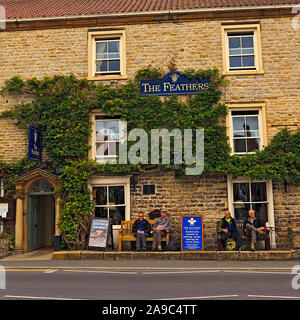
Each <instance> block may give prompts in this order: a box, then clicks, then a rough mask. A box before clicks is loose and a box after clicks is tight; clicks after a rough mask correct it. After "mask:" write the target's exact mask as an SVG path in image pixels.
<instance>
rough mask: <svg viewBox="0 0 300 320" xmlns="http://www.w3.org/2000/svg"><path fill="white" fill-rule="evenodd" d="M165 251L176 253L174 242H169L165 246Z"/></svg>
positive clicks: (175, 243)
mask: <svg viewBox="0 0 300 320" xmlns="http://www.w3.org/2000/svg"><path fill="white" fill-rule="evenodd" d="M166 251H177V242H176V240H170V242H169V244H168V245H167V246H166Z"/></svg>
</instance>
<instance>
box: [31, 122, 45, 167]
mask: <svg viewBox="0 0 300 320" xmlns="http://www.w3.org/2000/svg"><path fill="white" fill-rule="evenodd" d="M28 159H29V160H34V161H42V133H41V131H40V130H39V129H37V128H35V127H33V126H29V130H28Z"/></svg>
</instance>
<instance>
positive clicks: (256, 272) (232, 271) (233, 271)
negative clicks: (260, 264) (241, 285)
mask: <svg viewBox="0 0 300 320" xmlns="http://www.w3.org/2000/svg"><path fill="white" fill-rule="evenodd" d="M224 272H230V273H255V274H258V273H263V274H266V273H267V274H292V273H291V272H281V271H277V272H276V271H250V270H249V271H248V270H224Z"/></svg>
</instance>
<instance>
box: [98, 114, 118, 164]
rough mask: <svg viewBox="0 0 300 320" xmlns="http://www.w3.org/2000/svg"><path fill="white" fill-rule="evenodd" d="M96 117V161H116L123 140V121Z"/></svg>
mask: <svg viewBox="0 0 300 320" xmlns="http://www.w3.org/2000/svg"><path fill="white" fill-rule="evenodd" d="M97 118H98V117H96V160H98V161H100V162H106V161H111V160H115V159H116V157H117V154H118V152H119V144H120V142H121V139H122V131H121V130H122V129H121V123H122V122H121V121H120V120H118V119H101V118H100V119H99V118H98V119H97Z"/></svg>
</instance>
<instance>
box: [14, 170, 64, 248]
mask: <svg viewBox="0 0 300 320" xmlns="http://www.w3.org/2000/svg"><path fill="white" fill-rule="evenodd" d="M39 179H44V180H47V181H48V182H49V183H51V184H52V185H53V187H54V199H55V203H54V204H55V219H54V220H55V234H60V229H59V226H58V220H59V212H60V207H59V203H60V197H59V194H58V193H56V192H55V190H56V189H57V187H58V186H59V185H60V184H61V181H60V180H59V179H58V176H56V175H54V174H52V173H49V172H47V171H45V170H42V169H35V170H33V171H31V172H29V173H27V174H25V175H23V176H21V177H19V178H18V179H16V180H14V181H13V182H12V183H13V184H14V185H15V186H16V191H15V194H14V198H15V199H16V200H17V201H16V215H15V217H16V221H15V251H17V252H27V251H28V189H29V187H30V186H31V184H32V183H33V182H34V181H36V180H39ZM44 194H45V193H44ZM45 195H46V194H45Z"/></svg>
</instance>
